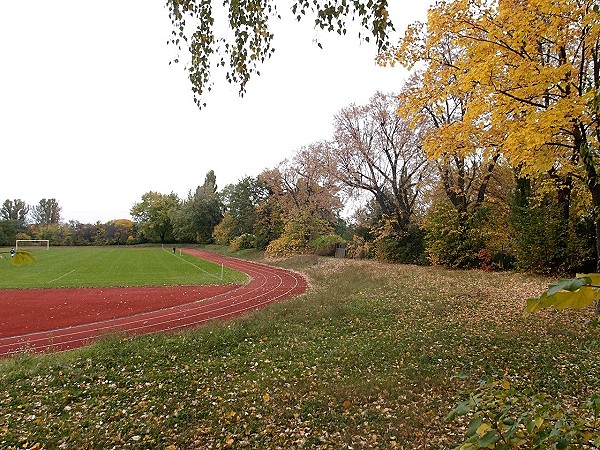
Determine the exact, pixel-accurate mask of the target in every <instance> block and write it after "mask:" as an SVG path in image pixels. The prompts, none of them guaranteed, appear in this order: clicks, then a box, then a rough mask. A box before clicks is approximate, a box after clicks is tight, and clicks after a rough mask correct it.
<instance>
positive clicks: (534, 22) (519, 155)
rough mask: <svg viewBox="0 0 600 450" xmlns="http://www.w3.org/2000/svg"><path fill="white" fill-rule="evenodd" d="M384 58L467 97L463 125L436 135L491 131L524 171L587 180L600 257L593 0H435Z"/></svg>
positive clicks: (599, 69) (599, 68)
mask: <svg viewBox="0 0 600 450" xmlns="http://www.w3.org/2000/svg"><path fill="white" fill-rule="evenodd" d="M444 46H450V47H451V48H453V49H455V50H454V51H453V53H452V56H453V58H452V60H449V59H445V60H444V59H443V58H438V62H437V63H435V64H434V63H432V62H433V61H435V56H436V55H437V54H439V51H438V49H439V48H443V47H444ZM385 58H387V60H388V61H389V60H395V61H398V62H400V63H402V64H405V65H409V66H413V65H419V64H424V69H423V70H424V75H423V80H425V81H424V83H423V84H424V85H425V86H427V85H428V83H429V82H433V83H434V84H433V86H435V87H437V89H438V92H440V93H441V96H450V95H453V96H456V97H464V96H467V101H468V103H467V104H466V105H467V107H466V108H465V110H464V114H463V116H462V117H461V123H460V124H459V125H457V126H455V127H453V128H450V127H446V128H445V133H446V134H445V135H440V138H443V139H444V142H445V143H447V142H452V141H454V142H459V143H461V142H467V141H468V140H469V139H471V138H474V142H482V141H483V142H484V143H485V142H488V137H491V139H489V142H495V143H496V144H501V146H500V147H499V150H500V151H501V153H502V155H503V156H504V157H505V158H506V159H507V160H508V161H509V162H510V163H511V164H512V165H513V166H514V167H518V168H519V170H520V174H521V175H522V176H529V177H536V176H539V175H541V174H546V175H547V174H550V175H553V176H555V177H559V178H560V179H562V180H563V184H564V183H566V184H567V185H568V183H570V182H572V181H580V182H583V183H584V184H585V185H586V186H587V187H588V190H589V193H590V195H591V197H592V203H593V207H594V211H593V212H594V216H595V220H596V243H597V245H596V246H597V253H598V254H599V255H600V220H599V214H598V212H599V211H600V179H599V170H600V166H599V163H600V159H599V158H600V154H599V151H600V149H599V144H600V94H599V92H598V90H599V86H600V7H599V3H598V1H597V0H596V1H594V0H453V1H450V0H446V1H439V2H437V3H436V5H435V6H433V7H432V8H431V9H430V11H429V14H428V20H427V24H426V25H424V24H422V25H419V24H415V25H414V26H412V27H410V28H409V29H408V31H407V33H406V36H405V38H404V40H403V41H402V42H401V45H400V46H399V48H398V49H397V51H396V52H390V53H388V54H387V55H385ZM436 77H437V78H441V80H438V81H436ZM449 81H450V82H449ZM429 86H431V85H429ZM429 88H430V89H431V87H429ZM480 146H481V144H480ZM481 148H484V146H481ZM426 150H427V149H426ZM427 151H428V152H431V154H433V155H434V156H436V154H435V153H434V152H433V151H432V150H431V149H429V150H427ZM598 265H599V267H598V270H599V271H600V260H599V261H598Z"/></svg>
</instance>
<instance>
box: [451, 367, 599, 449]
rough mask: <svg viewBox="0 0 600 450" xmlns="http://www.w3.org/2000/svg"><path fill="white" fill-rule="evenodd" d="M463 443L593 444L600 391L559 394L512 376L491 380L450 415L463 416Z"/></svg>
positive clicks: (511, 445) (502, 445)
mask: <svg viewBox="0 0 600 450" xmlns="http://www.w3.org/2000/svg"><path fill="white" fill-rule="evenodd" d="M465 418H466V420H467V423H466V424H465V425H466V429H467V431H466V433H465V435H464V437H463V439H462V443H461V445H460V446H459V447H457V448H459V449H473V450H474V449H480V448H495V449H520V448H523V449H524V448H527V449H539V450H542V449H550V448H553V449H575V448H577V449H586V448H588V449H593V448H598V447H599V446H600V396H598V395H593V396H591V397H589V398H588V399H586V400H584V401H579V400H575V401H574V400H570V401H569V400H568V399H560V398H555V397H553V396H551V395H549V394H546V393H543V392H540V391H539V389H537V388H534V387H533V386H531V385H528V384H526V383H523V381H522V380H519V379H515V380H511V379H509V378H507V377H502V378H493V379H491V380H486V381H484V382H482V383H481V384H480V386H479V387H478V388H477V389H476V390H475V391H474V392H471V393H469V394H468V398H467V399H465V400H464V401H462V402H460V403H459V404H458V405H457V406H456V408H455V409H454V410H453V411H452V412H451V413H450V414H449V415H448V417H447V419H448V420H451V421H455V420H456V421H464V419H465Z"/></svg>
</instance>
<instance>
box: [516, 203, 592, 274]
mask: <svg viewBox="0 0 600 450" xmlns="http://www.w3.org/2000/svg"><path fill="white" fill-rule="evenodd" d="M512 217H513V223H514V228H515V239H514V243H515V251H516V257H517V266H518V267H519V268H520V269H524V270H529V271H532V272H537V273H547V274H551V273H576V272H578V271H581V272H589V271H590V270H593V269H594V262H595V256H596V255H595V250H594V228H593V227H594V224H593V219H592V218H591V217H587V216H579V217H574V218H571V219H569V220H565V219H564V218H563V217H561V211H560V210H559V208H558V207H557V205H556V204H555V202H552V201H544V202H543V203H542V204H540V205H529V206H523V207H514V208H513V211H512Z"/></svg>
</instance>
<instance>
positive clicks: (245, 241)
mask: <svg viewBox="0 0 600 450" xmlns="http://www.w3.org/2000/svg"><path fill="white" fill-rule="evenodd" d="M255 246H256V236H254V235H253V234H249V233H245V234H242V235H241V236H237V237H235V238H233V239H232V240H231V242H230V243H229V250H231V251H232V252H237V251H238V250H246V249H249V248H255Z"/></svg>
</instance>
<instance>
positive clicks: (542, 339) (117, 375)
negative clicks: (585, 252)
mask: <svg viewBox="0 0 600 450" xmlns="http://www.w3.org/2000/svg"><path fill="white" fill-rule="evenodd" d="M280 264H282V265H290V266H293V267H294V269H296V270H301V271H303V272H304V273H305V274H306V275H307V276H308V277H309V278H310V280H311V286H312V289H311V290H310V291H309V293H308V294H306V295H304V296H302V297H299V298H296V299H292V300H289V301H286V302H284V303H279V304H275V305H273V306H270V307H269V308H268V309H265V310H262V311H259V312H257V313H254V314H252V315H249V316H246V317H244V318H241V319H237V320H234V321H229V322H222V323H215V324H211V325H209V326H204V327H200V328H198V329H196V330H193V331H188V332H185V333H181V334H167V335H152V336H143V337H136V338H120V337H118V336H114V337H112V338H108V339H106V340H104V341H103V342H101V343H99V344H96V345H93V346H90V347H88V348H84V349H80V350H76V351H72V352H68V353H64V354H56V355H48V356H33V355H24V356H21V357H18V358H13V359H11V360H5V361H2V362H0V387H1V389H0V392H1V394H0V411H1V414H0V448H31V447H34V446H35V445H36V444H39V445H40V447H43V448H60V447H62V448H98V449H104V448H113V447H114V448H139V449H142V448H171V449H173V448H181V449H184V448H185V449H194V448H196V449H206V448H227V447H229V448H286V449H291V448H331V449H337V448H350V447H352V448H373V449H375V448H377V449H381V448H402V449H418V448H431V449H447V448H452V447H453V446H455V445H456V444H457V443H458V442H460V437H461V436H462V435H463V434H464V432H465V427H466V424H463V423H461V422H460V421H451V422H448V421H446V420H445V418H446V416H447V415H448V413H449V412H450V411H451V410H453V409H454V408H455V406H456V404H457V403H458V402H459V400H461V399H462V398H463V392H464V391H467V390H472V389H473V388H474V387H476V386H477V385H478V382H479V380H480V379H481V378H482V377H486V376H488V375H498V374H500V375H501V376H505V375H506V374H508V375H510V376H513V377H516V378H518V379H519V380H521V381H523V382H525V381H526V382H527V383H528V384H530V385H531V386H532V387H533V388H535V389H536V390H537V391H538V392H544V393H547V394H548V395H551V396H553V397H554V398H557V399H565V400H566V401H569V400H572V399H576V398H578V397H584V396H586V395H589V394H590V393H591V392H594V391H597V390H598V384H599V381H598V380H599V379H600V377H599V376H598V375H599V374H600V367H599V363H598V358H597V351H598V345H597V332H596V331H591V330H589V329H588V328H586V326H585V320H586V318H587V317H586V315H587V314H589V312H587V311H583V312H572V311H564V312H560V313H557V312H552V311H544V312H542V313H539V314H536V315H533V316H528V317H524V316H523V308H524V304H525V301H524V299H525V298H527V297H529V296H532V295H534V294H537V293H538V292H540V290H541V289H543V288H544V286H545V285H546V284H547V280H545V279H542V278H537V277H530V276H527V275H521V274H514V273H499V274H496V273H484V272H475V271H473V272H464V271H448V270H442V269H437V268H424V267H414V266H395V265H384V264H379V263H375V262H369V261H345V260H342V261H340V260H333V259H318V260H316V259H314V258H305V259H302V258H295V259H293V260H290V261H281V262H280Z"/></svg>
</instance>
